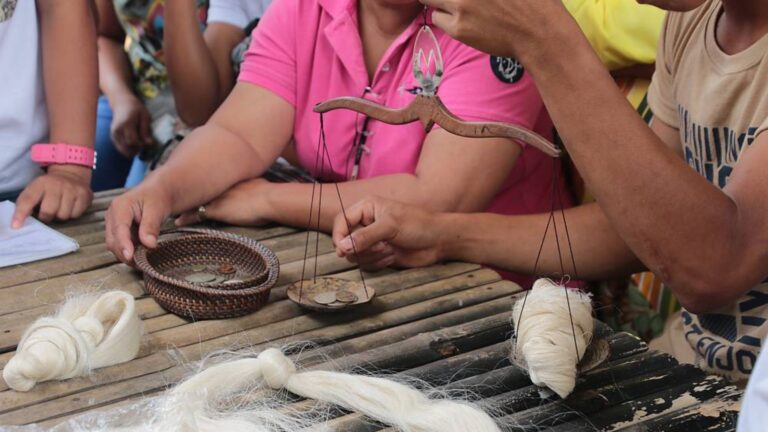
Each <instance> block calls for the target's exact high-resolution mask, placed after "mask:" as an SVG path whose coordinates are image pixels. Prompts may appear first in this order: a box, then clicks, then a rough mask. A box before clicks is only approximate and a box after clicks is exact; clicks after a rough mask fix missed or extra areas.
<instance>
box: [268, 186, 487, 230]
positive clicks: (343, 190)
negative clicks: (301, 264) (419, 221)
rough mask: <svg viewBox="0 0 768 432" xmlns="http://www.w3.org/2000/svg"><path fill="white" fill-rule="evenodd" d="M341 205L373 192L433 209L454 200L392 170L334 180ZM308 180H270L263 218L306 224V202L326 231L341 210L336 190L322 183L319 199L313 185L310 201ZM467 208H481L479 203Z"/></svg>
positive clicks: (447, 206)
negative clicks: (370, 176) (364, 176)
mask: <svg viewBox="0 0 768 432" xmlns="http://www.w3.org/2000/svg"><path fill="white" fill-rule="evenodd" d="M338 187H339V192H340V194H341V199H342V200H343V203H344V208H349V207H351V206H352V205H354V204H355V203H357V202H359V201H360V200H362V199H363V198H365V197H369V196H377V197H381V198H386V199H390V200H394V201H398V202H401V203H405V204H411V205H416V206H419V207H421V208H424V209H429V210H434V211H456V210H457V209H456V208H452V207H453V206H452V205H451V204H449V203H450V202H452V201H454V200H451V199H445V197H442V196H441V194H444V193H446V191H438V190H437V189H436V188H434V187H430V186H428V185H427V184H426V183H425V182H424V181H423V180H421V179H419V178H418V177H417V176H415V175H411V174H394V175H388V176H382V177H375V178H370V179H365V180H357V181H352V182H344V183H338ZM312 189H313V187H312V184H299V183H272V184H269V186H268V189H267V190H266V191H265V194H266V195H265V197H264V199H265V200H266V202H267V207H268V209H269V214H268V215H267V219H269V220H272V221H274V222H278V223H281V224H286V225H291V226H298V227H306V226H307V221H308V220H309V210H310V202H312V203H313V204H314V205H313V213H314V214H313V216H312V225H313V226H314V227H317V211H318V208H319V209H320V229H321V230H322V231H326V232H329V231H331V229H332V228H333V220H334V218H335V217H336V215H337V214H339V213H341V212H342V206H341V205H340V203H339V194H338V193H337V192H336V185H335V184H323V185H322V202H321V196H320V193H321V191H320V188H319V187H318V186H315V188H314V189H315V190H314V201H312V196H313V195H312ZM475 207H477V208H471V209H468V211H481V210H483V208H482V207H483V206H481V205H475Z"/></svg>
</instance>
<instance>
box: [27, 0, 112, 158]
mask: <svg viewBox="0 0 768 432" xmlns="http://www.w3.org/2000/svg"><path fill="white" fill-rule="evenodd" d="M38 9H39V14H40V26H41V35H42V50H43V80H44V86H45V95H46V104H47V106H48V116H49V121H50V138H49V140H50V141H51V142H64V143H68V144H75V145H80V146H84V147H91V148H92V147H93V145H94V134H95V131H96V101H97V99H98V85H97V83H98V66H97V54H96V26H95V20H94V16H93V13H92V10H91V3H90V1H88V0H77V1H71V2H66V4H63V3H62V2H59V1H56V0H38Z"/></svg>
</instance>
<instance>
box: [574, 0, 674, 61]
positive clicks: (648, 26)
mask: <svg viewBox="0 0 768 432" xmlns="http://www.w3.org/2000/svg"><path fill="white" fill-rule="evenodd" d="M563 4H565V7H566V8H568V11H569V12H570V13H571V15H572V16H573V17H574V18H575V19H576V22H577V23H578V24H579V26H580V27H581V30H582V31H583V32H584V34H585V35H586V36H587V39H589V43H590V44H591V45H592V47H593V48H594V49H595V51H596V52H597V55H598V56H600V59H601V60H602V61H603V63H604V64H605V66H606V67H607V68H608V69H609V70H617V69H623V68H625V67H629V66H632V65H636V64H653V63H654V61H655V59H656V46H657V43H658V41H659V33H660V31H661V26H662V23H663V21H664V17H665V15H666V12H664V11H663V10H661V9H658V8H656V7H654V6H649V5H641V4H638V3H637V2H636V1H635V0H563Z"/></svg>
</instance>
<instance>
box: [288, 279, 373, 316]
mask: <svg viewBox="0 0 768 432" xmlns="http://www.w3.org/2000/svg"><path fill="white" fill-rule="evenodd" d="M287 294H288V298H289V299H290V300H291V301H293V302H294V303H296V304H298V305H299V306H301V307H303V308H306V309H309V310H313V311H317V312H342V311H346V310H349V309H352V308H355V307H357V306H360V305H363V304H366V303H369V302H370V301H371V299H373V297H374V295H375V294H376V292H375V291H374V289H373V287H371V286H370V285H368V286H367V292H366V286H364V285H363V283H362V282H360V281H353V280H347V279H339V278H333V277H319V278H317V279H315V280H312V279H305V280H303V281H299V282H296V283H294V284H293V285H291V286H290V287H289V288H288V292H287Z"/></svg>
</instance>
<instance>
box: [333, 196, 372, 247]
mask: <svg viewBox="0 0 768 432" xmlns="http://www.w3.org/2000/svg"><path fill="white" fill-rule="evenodd" d="M366 205H367V202H366V201H363V202H360V203H357V204H355V205H353V206H352V207H350V208H349V209H347V214H346V217H345V215H344V213H339V214H338V215H336V217H335V218H334V219H333V233H332V234H331V238H332V239H333V244H335V245H337V246H338V245H339V243H340V242H341V241H342V240H344V239H345V238H346V237H347V236H348V235H349V229H350V228H355V227H357V226H358V225H362V223H361V222H362V220H363V213H364V211H365V210H364V207H365V206H366ZM339 256H342V255H339Z"/></svg>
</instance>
